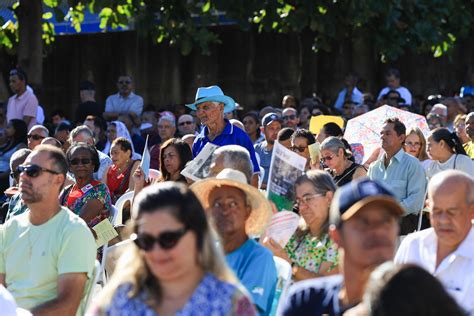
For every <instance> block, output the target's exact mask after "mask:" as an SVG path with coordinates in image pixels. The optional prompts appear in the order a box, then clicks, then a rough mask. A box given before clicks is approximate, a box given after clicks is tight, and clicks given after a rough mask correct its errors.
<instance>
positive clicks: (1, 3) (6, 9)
mask: <svg viewBox="0 0 474 316" xmlns="http://www.w3.org/2000/svg"><path fill="white" fill-rule="evenodd" d="M15 2H16V0H0V17H1V18H2V19H3V22H6V21H8V20H12V21H13V22H15V21H16V19H15V16H14V15H13V11H12V10H11V7H12V5H13V4H14V3H15ZM60 9H61V10H62V11H63V12H64V15H67V12H68V7H67V5H62V6H61V7H60ZM43 12H51V13H53V17H52V18H51V20H48V21H50V22H51V23H53V25H54V31H55V33H56V35H61V34H77V32H76V30H75V29H74V27H72V26H71V23H70V22H69V21H57V20H56V16H55V14H54V11H53V10H52V9H51V8H49V7H46V6H44V8H43ZM125 30H129V28H120V27H119V28H117V29H112V28H107V31H108V32H109V31H125ZM103 31H104V30H103V29H101V28H100V18H99V15H98V14H95V13H91V12H89V10H88V9H87V8H86V9H84V21H83V22H82V23H81V33H100V32H103Z"/></svg>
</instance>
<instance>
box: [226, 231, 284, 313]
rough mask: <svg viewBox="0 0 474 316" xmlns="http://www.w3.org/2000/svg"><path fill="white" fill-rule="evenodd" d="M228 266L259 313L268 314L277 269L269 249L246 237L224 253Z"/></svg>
mask: <svg viewBox="0 0 474 316" xmlns="http://www.w3.org/2000/svg"><path fill="white" fill-rule="evenodd" d="M226 261H227V264H228V265H229V267H230V268H231V269H232V270H233V271H234V273H235V275H236V276H237V278H238V279H239V280H240V282H241V283H242V284H243V285H244V286H245V288H246V289H247V291H248V292H249V293H250V295H251V296H252V300H253V303H254V304H255V305H256V306H257V307H258V311H259V313H260V315H269V313H270V311H271V308H272V303H273V297H274V295H275V287H276V283H277V271H276V267H275V262H274V261H273V255H272V253H271V251H270V250H268V249H267V248H265V247H263V246H262V245H260V244H258V243H257V242H256V241H255V240H253V239H248V240H247V241H246V242H244V243H243V244H242V246H240V247H239V248H237V249H236V250H234V251H232V252H231V253H229V254H227V255H226Z"/></svg>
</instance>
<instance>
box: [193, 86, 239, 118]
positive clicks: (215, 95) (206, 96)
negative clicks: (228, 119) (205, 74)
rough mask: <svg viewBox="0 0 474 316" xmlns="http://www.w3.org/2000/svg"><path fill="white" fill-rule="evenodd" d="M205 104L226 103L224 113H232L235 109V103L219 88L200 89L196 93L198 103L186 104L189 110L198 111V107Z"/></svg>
mask: <svg viewBox="0 0 474 316" xmlns="http://www.w3.org/2000/svg"><path fill="white" fill-rule="evenodd" d="M204 102H219V103H224V113H229V112H232V111H233V110H234V108H235V101H234V99H232V98H231V97H228V96H226V95H224V92H222V89H221V88H219V86H210V87H200V88H198V89H197V92H196V101H195V102H194V103H192V104H186V106H187V107H188V108H190V109H191V110H194V111H196V110H197V109H196V105H198V104H201V103H204Z"/></svg>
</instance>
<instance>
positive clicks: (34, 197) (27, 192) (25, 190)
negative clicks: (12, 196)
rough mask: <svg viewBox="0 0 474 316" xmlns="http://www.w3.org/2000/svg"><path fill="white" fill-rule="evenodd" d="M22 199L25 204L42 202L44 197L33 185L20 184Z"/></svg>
mask: <svg viewBox="0 0 474 316" xmlns="http://www.w3.org/2000/svg"><path fill="white" fill-rule="evenodd" d="M20 198H21V200H22V201H23V203H25V204H32V203H37V202H41V201H42V200H43V196H42V194H41V193H39V192H38V190H35V189H34V188H33V187H32V186H31V184H28V183H25V182H20Z"/></svg>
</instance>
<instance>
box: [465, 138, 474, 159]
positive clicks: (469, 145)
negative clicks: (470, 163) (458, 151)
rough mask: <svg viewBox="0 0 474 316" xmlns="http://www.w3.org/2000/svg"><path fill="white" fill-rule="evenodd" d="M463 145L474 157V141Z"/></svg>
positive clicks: (472, 157) (468, 153)
mask: <svg viewBox="0 0 474 316" xmlns="http://www.w3.org/2000/svg"><path fill="white" fill-rule="evenodd" d="M463 147H464V150H465V151H466V153H467V155H468V156H469V157H471V159H474V142H473V141H472V140H471V141H470V142H468V143H465V144H464V145H463Z"/></svg>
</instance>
